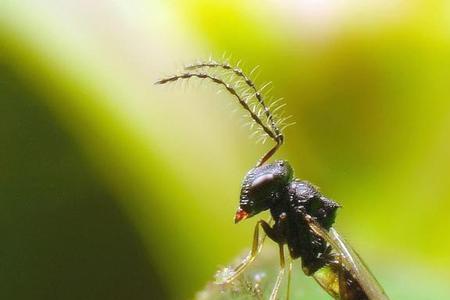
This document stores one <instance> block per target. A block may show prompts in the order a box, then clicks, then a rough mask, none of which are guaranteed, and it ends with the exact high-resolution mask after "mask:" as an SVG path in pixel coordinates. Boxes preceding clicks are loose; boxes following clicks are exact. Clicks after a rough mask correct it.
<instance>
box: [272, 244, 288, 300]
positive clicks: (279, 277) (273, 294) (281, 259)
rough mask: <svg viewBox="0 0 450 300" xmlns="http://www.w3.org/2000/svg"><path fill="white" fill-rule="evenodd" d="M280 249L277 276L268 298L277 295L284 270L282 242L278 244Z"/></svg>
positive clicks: (273, 298)
mask: <svg viewBox="0 0 450 300" xmlns="http://www.w3.org/2000/svg"><path fill="white" fill-rule="evenodd" d="M278 246H279V249H280V271H279V273H278V276H277V281H276V282H275V286H274V287H273V289H272V293H271V294H270V298H269V299H270V300H276V299H277V296H278V291H279V289H280V285H281V281H282V280H283V277H284V270H285V262H284V246H283V244H278Z"/></svg>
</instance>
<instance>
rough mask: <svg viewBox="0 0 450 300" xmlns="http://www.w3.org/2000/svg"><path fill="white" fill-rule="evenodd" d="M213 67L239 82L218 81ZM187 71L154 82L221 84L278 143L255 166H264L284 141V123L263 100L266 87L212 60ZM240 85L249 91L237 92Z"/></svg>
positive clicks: (238, 70) (196, 64) (226, 65)
mask: <svg viewBox="0 0 450 300" xmlns="http://www.w3.org/2000/svg"><path fill="white" fill-rule="evenodd" d="M210 68H215V69H221V70H223V71H224V72H228V73H232V75H236V76H237V77H238V80H237V81H234V82H233V80H232V78H230V81H231V83H227V82H226V81H225V80H224V79H222V78H219V77H217V76H216V75H211V74H209V73H208V72H207V69H210ZM205 69H206V70H205ZM185 70H186V71H187V72H184V73H180V74H177V75H172V76H169V77H166V78H163V79H161V80H158V81H157V82H155V84H166V83H170V82H175V81H177V80H183V79H189V78H193V77H195V78H200V79H207V80H209V81H212V82H214V83H216V84H219V85H221V86H222V87H223V88H224V89H225V90H226V91H227V92H229V93H230V94H231V95H233V96H234V97H235V98H236V99H237V100H238V102H239V104H240V105H241V106H242V107H243V108H244V109H245V110H246V111H247V112H248V113H249V115H250V117H251V118H252V120H253V121H254V122H255V123H256V124H258V125H259V127H260V128H261V129H262V131H263V135H264V136H265V137H270V138H271V139H272V140H273V141H274V142H275V143H276V144H275V146H274V147H272V148H271V149H270V150H269V151H268V152H266V153H265V154H264V155H263V156H262V157H261V158H260V159H259V160H258V162H257V164H256V166H257V167H259V166H261V165H262V164H264V163H265V162H266V161H267V160H268V159H269V158H270V157H272V155H274V154H275V152H276V151H277V150H278V148H280V146H281V145H282V144H283V141H284V136H283V133H282V132H281V129H280V128H279V126H282V123H283V120H276V119H275V117H274V115H273V114H272V113H271V111H270V109H269V106H267V105H266V103H265V101H264V97H263V94H262V89H264V87H266V86H267V85H265V86H264V87H263V88H262V89H259V90H258V89H257V88H256V85H255V84H254V82H253V81H252V80H251V79H250V78H249V77H248V76H247V75H246V74H245V73H244V72H243V71H242V69H240V68H238V67H234V66H231V65H230V64H229V63H227V62H225V63H219V62H215V61H213V60H209V61H206V62H199V63H195V64H192V65H188V66H186V67H185ZM202 71H203V72H202ZM241 82H244V83H245V84H246V85H247V87H248V88H247V91H244V92H241V91H238V87H237V86H238V84H239V83H241ZM248 90H250V91H251V93H248ZM253 99H256V103H253V102H255V101H254V100H253ZM270 106H275V103H272V104H271V105H270ZM279 108H280V107H277V108H275V109H274V111H275V110H278V109H279Z"/></svg>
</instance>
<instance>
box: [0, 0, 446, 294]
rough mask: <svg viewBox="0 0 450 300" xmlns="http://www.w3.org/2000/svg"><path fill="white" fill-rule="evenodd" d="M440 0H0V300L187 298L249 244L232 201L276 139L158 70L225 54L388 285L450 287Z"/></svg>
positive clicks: (411, 289)
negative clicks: (279, 100) (270, 98)
mask: <svg viewBox="0 0 450 300" xmlns="http://www.w3.org/2000/svg"><path fill="white" fill-rule="evenodd" d="M449 8H450V6H449V4H448V3H447V2H446V1H394V2H393V1H331V0H321V1H311V0H301V1H196V0H190V1H167V2H158V1H133V2H120V1H62V2H59V1H35V2H24V1H9V0H6V1H2V3H1V4H0V44H1V45H2V46H1V48H0V63H1V64H0V66H1V69H0V101H1V102H0V103H1V106H0V107H1V108H0V132H1V133H2V134H1V137H2V141H3V143H2V146H1V147H0V211H1V213H2V217H1V218H0V220H1V221H0V228H1V230H2V237H3V239H2V241H3V242H2V250H0V261H2V262H3V266H4V267H3V268H1V269H0V276H1V278H3V279H2V280H0V287H1V288H0V298H2V299H3V298H5V299H28V298H31V297H33V299H59V298H64V299H71V298H72V299H80V298H83V299H103V298H108V299H114V298H116V299H124V298H127V299H142V298H143V297H155V298H171V299H180V298H187V297H193V295H194V294H195V292H196V291H198V290H200V289H201V288H202V287H203V286H204V285H205V283H206V282H207V281H208V280H209V279H211V278H212V275H213V274H214V272H215V270H216V269H217V266H218V265H219V264H224V263H226V262H227V261H229V260H230V259H231V258H232V257H234V256H235V255H236V254H237V253H239V252H240V251H242V249H243V248H245V247H247V246H248V245H250V242H251V241H250V239H251V231H252V226H253V223H254V221H253V220H249V221H246V222H245V224H239V225H238V226H235V225H234V224H233V222H232V217H233V213H234V211H235V208H236V206H237V200H238V193H239V184H240V181H241V179H242V177H243V175H244V174H245V172H246V171H247V170H248V169H249V168H251V167H252V166H253V164H254V163H255V161H256V160H257V158H258V157H259V156H260V155H261V153H263V151H264V150H265V149H266V148H267V147H269V146H268V145H263V146H262V145H255V144H254V142H253V141H251V140H248V139H247V136H248V135H249V132H248V131H246V129H245V128H241V126H240V122H241V119H240V117H239V115H240V113H239V114H236V115H234V116H233V115H232V114H231V111H232V110H233V109H234V108H236V106H229V105H228V104H229V103H230V102H231V101H230V100H232V99H230V97H229V96H228V95H226V94H225V93H222V94H220V95H216V94H215V91H216V90H215V88H216V87H215V86H212V87H210V85H208V84H206V82H199V81H195V80H192V81H190V82H189V83H188V84H187V85H186V88H184V87H185V85H182V84H174V85H173V86H172V87H169V88H168V87H163V88H161V87H159V86H153V85H152V83H153V82H154V81H155V80H157V79H159V78H160V77H162V76H164V75H166V74H171V73H173V72H176V71H177V70H178V69H179V68H180V67H181V66H182V64H183V63H189V62H192V61H195V60H197V59H202V58H208V56H209V55H210V54H213V55H214V56H215V57H218V58H220V57H221V56H222V54H223V53H224V52H226V53H229V54H232V55H233V58H232V61H234V62H236V61H238V60H242V61H243V62H244V64H243V66H244V70H246V71H247V72H248V71H250V70H251V69H252V68H253V67H254V66H255V65H260V66H261V68H260V69H261V72H260V75H259V77H258V79H257V82H258V83H259V84H260V85H261V84H262V83H264V82H266V81H273V83H274V89H273V91H272V92H271V93H272V94H273V95H274V96H283V97H285V98H286V102H287V103H288V105H287V107H286V111H287V113H289V114H292V115H294V119H295V121H297V124H296V125H295V126H293V127H290V128H289V129H288V130H287V131H286V144H285V146H283V148H282V150H281V151H280V152H279V153H278V154H277V155H276V158H284V159H288V160H289V161H290V162H291V164H292V165H293V166H294V168H295V170H296V175H297V176H298V177H301V178H305V179H308V180H310V181H312V182H313V183H315V184H317V185H318V186H320V187H322V191H323V193H324V194H326V195H328V196H330V197H331V198H334V199H336V200H337V201H338V202H339V203H341V204H342V205H343V206H344V208H343V209H342V210H341V211H340V213H339V215H338V217H337V224H336V227H337V228H338V229H339V230H340V231H341V232H342V233H343V235H345V236H346V237H347V238H348V240H349V241H350V242H351V243H352V244H353V245H354V246H355V248H356V249H358V250H359V252H360V254H361V255H362V256H363V257H364V258H365V260H366V261H367V263H368V265H369V266H371V269H373V271H374V273H375V274H376V275H377V277H378V279H379V280H380V282H381V283H382V284H383V285H384V286H385V289H386V291H387V292H388V294H389V295H390V296H391V297H392V298H393V299H427V298H432V299H445V298H448V297H450V291H449V287H448V284H446V282H448V280H450V272H449V271H448V270H449V267H450V256H449V255H448V253H450V239H449V238H448V233H447V232H446V230H447V228H449V226H450V219H449V218H448V217H447V212H448V211H449V209H450V201H449V200H450V155H449V153H450V151H449V150H450V101H449V98H450V88H449V87H450V85H449V84H448V80H449V78H450V55H449V54H450V31H449V30H448V28H449V23H450V15H449V14H450V9H449ZM204 87H206V88H204ZM267 243H269V242H267ZM275 259H276V258H275ZM274 267H276V266H274ZM294 271H295V273H296V275H295V277H294V280H296V279H297V278H300V277H302V274H301V270H300V268H299V263H298V262H296V264H295V267H294ZM302 280H306V281H307V282H311V281H312V279H308V278H307V279H302ZM299 282H300V281H299ZM300 284H301V283H300ZM307 288H308V290H309V289H313V290H312V291H311V294H310V295H316V294H320V290H319V288H318V287H317V286H316V285H314V283H312V284H308V286H307ZM305 293H307V292H305ZM125 295H126V296H125ZM430 295H432V296H430Z"/></svg>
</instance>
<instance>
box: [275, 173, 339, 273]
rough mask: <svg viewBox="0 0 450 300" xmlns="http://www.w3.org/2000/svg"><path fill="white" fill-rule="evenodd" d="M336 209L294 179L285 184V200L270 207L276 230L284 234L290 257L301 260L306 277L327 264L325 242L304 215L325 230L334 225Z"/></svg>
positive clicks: (311, 186)
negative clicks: (308, 216)
mask: <svg viewBox="0 0 450 300" xmlns="http://www.w3.org/2000/svg"><path fill="white" fill-rule="evenodd" d="M338 207H339V205H338V204H337V203H336V202H334V201H332V200H330V199H328V198H326V197H324V196H322V194H320V192H319V191H318V190H317V188H316V187H314V186H313V185H311V184H310V183H308V182H306V181H301V180H298V179H294V180H292V181H291V182H289V184H288V185H287V187H286V190H285V193H284V197H282V199H280V201H279V202H278V203H277V204H276V205H273V206H272V207H271V208H270V212H271V214H272V217H273V218H274V220H275V228H277V230H278V231H279V232H280V233H281V234H282V235H284V239H283V240H284V241H285V243H286V244H287V245H288V248H289V252H290V255H291V257H292V258H293V259H295V258H298V257H301V258H302V266H303V270H304V272H305V273H306V274H307V275H311V274H312V273H314V272H315V271H316V270H318V269H319V268H321V267H323V266H324V265H325V264H326V262H327V259H326V257H325V256H326V255H327V243H326V242H325V241H324V240H323V239H322V238H320V237H318V236H317V235H315V234H313V232H312V231H311V229H310V227H309V225H308V223H307V222H306V220H305V217H304V216H305V214H307V215H310V216H312V217H314V218H315V219H316V221H317V222H318V223H319V224H320V225H321V226H322V227H323V228H325V229H327V230H328V229H329V228H330V227H331V226H332V224H333V223H334V219H335V214H336V210H337V208H338ZM283 213H284V215H283ZM280 216H281V217H280Z"/></svg>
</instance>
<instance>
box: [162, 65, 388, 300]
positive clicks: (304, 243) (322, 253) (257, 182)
mask: <svg viewBox="0 0 450 300" xmlns="http://www.w3.org/2000/svg"><path fill="white" fill-rule="evenodd" d="M185 70H186V72H184V73H181V74H178V75H174V76H170V77H167V78H164V79H161V80H159V81H157V82H156V83H157V84H165V83H169V82H173V81H177V80H179V79H189V78H192V77H196V78H201V79H207V80H209V81H212V82H214V83H216V84H218V85H221V86H222V87H223V88H224V89H225V90H227V91H228V92H229V93H230V94H232V95H233V96H234V97H235V98H236V99H237V101H238V102H239V104H240V105H241V106H242V107H243V108H244V109H245V110H246V111H247V112H248V114H249V116H250V118H251V119H252V121H253V122H254V123H253V124H257V125H258V126H259V129H260V130H261V133H262V135H263V138H266V137H268V138H271V139H272V140H274V141H275V146H274V147H273V148H271V149H270V150H269V151H268V152H267V153H265V154H264V155H263V156H262V157H261V158H260V159H259V160H258V162H257V164H256V167H254V168H253V169H251V170H250V171H249V172H248V173H247V175H246V176H245V177H244V181H243V183H242V187H241V195H240V202H239V208H238V210H237V212H236V215H235V223H237V222H239V221H242V220H244V219H247V218H250V217H252V216H255V215H257V214H258V213H260V212H262V211H265V210H269V211H270V213H271V216H272V219H273V221H271V222H266V221H263V220H259V221H258V222H257V223H256V226H255V230H254V238H253V246H252V250H251V252H250V253H249V255H248V256H247V257H246V258H245V259H244V260H243V261H242V262H241V263H240V264H239V265H238V266H236V267H235V268H233V269H227V270H226V272H225V273H224V274H222V276H220V277H219V278H218V282H219V283H228V282H231V281H233V280H234V279H235V278H236V277H238V276H239V275H240V274H241V273H242V272H243V271H244V270H245V269H246V267H247V266H248V265H249V264H250V263H251V262H252V261H253V260H254V259H255V257H256V256H257V254H258V253H259V252H260V250H261V248H262V244H263V241H264V237H260V234H259V227H260V226H261V227H262V229H263V230H264V232H265V234H266V235H267V236H268V237H269V238H270V239H271V240H273V241H274V242H276V243H277V244H278V245H279V254H280V265H281V269H280V272H279V274H278V277H277V280H276V283H275V286H274V288H273V290H272V293H271V296H270V299H271V300H273V299H276V298H277V294H278V290H279V287H280V284H281V281H282V278H283V276H284V272H285V269H286V264H285V257H284V246H285V245H287V248H288V249H289V254H290V257H291V258H292V259H297V258H301V265H302V269H303V272H304V273H305V274H306V275H308V276H312V277H314V279H315V280H316V281H317V282H318V283H319V284H320V286H321V287H322V288H323V289H324V290H325V291H327V292H328V293H329V294H330V295H331V296H332V297H333V298H335V299H342V300H364V299H370V300H382V299H388V297H387V296H386V294H385V292H384V291H383V289H382V287H381V286H380V285H379V284H378V282H377V281H376V279H375V278H374V277H373V275H372V274H371V273H370V271H369V270H368V269H367V267H366V266H365V264H364V263H363V262H362V261H361V259H360V257H359V256H358V255H357V254H356V253H355V252H354V250H353V249H352V248H351V247H350V246H349V245H348V244H347V243H346V242H345V241H344V239H343V238H342V237H341V236H340V235H339V234H338V233H337V231H336V230H334V228H333V227H332V225H333V223H334V220H335V216H336V211H337V209H338V208H339V204H337V203H336V202H334V201H333V200H331V199H329V198H327V197H325V196H323V195H322V194H321V193H320V192H319V190H318V189H317V188H316V187H315V186H314V185H312V184H310V183H308V182H307V181H303V180H300V179H296V178H295V177H294V172H293V169H292V167H291V166H290V164H289V163H288V162H287V161H284V160H279V161H275V162H273V163H267V160H269V159H270V157H272V155H273V154H274V153H275V152H276V151H277V150H278V149H279V147H280V146H281V145H282V144H283V140H284V138H283V134H282V129H283V121H284V120H285V119H277V118H275V116H274V115H273V114H272V112H271V108H272V105H269V104H268V105H266V102H265V99H264V98H263V95H262V93H261V90H258V89H257V88H256V86H255V84H254V83H253V81H252V80H250V79H249V77H247V76H246V75H245V74H244V73H243V72H242V70H241V69H240V68H238V67H232V66H231V65H230V64H228V63H218V62H215V61H212V60H209V61H206V62H200V63H196V64H193V65H190V66H187V67H186V68H185ZM218 74H220V75H221V77H219V76H218ZM224 76H225V77H227V76H231V77H229V79H230V80H229V81H225V80H224V79H223V78H224ZM243 87H244V90H243ZM275 110H277V108H275V109H274V110H273V111H275ZM272 223H273V224H272ZM291 268H292V263H289V266H288V268H287V269H288V272H289V274H288V277H289V279H290V272H291ZM289 279H288V280H289ZM288 287H289V281H288ZM287 297H289V288H288V294H287Z"/></svg>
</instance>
